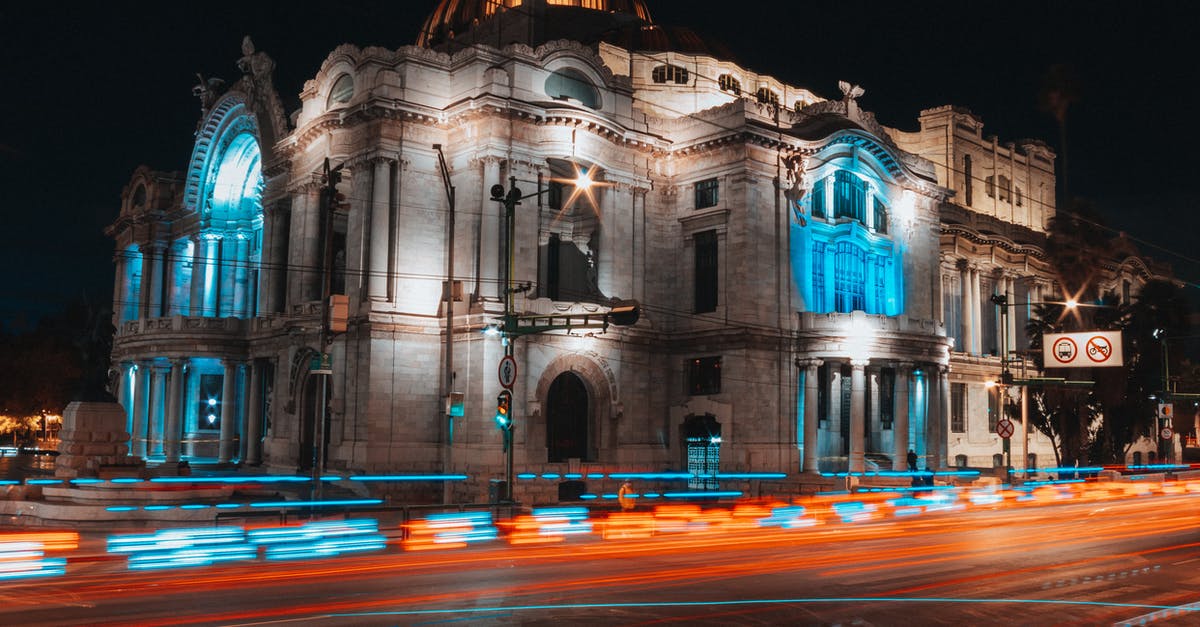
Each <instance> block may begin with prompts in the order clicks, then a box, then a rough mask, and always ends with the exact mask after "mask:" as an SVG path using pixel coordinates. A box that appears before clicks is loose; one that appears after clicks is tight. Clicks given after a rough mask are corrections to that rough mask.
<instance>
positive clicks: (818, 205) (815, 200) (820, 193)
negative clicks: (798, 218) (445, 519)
mask: <svg viewBox="0 0 1200 627" xmlns="http://www.w3.org/2000/svg"><path fill="white" fill-rule="evenodd" d="M826 178H828V177H826ZM811 196H812V214H813V217H816V218H824V217H825V216H826V212H825V179H821V180H819V181H817V184H816V185H813V188H812V194H811Z"/></svg>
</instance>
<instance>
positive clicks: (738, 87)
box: [717, 74, 742, 96]
mask: <svg viewBox="0 0 1200 627" xmlns="http://www.w3.org/2000/svg"><path fill="white" fill-rule="evenodd" d="M717 85H718V86H720V88H721V91H727V92H730V93H732V94H733V95H735V96H740V95H742V83H741V81H739V80H738V79H736V78H734V77H733V76H731V75H729V74H722V75H720V76H718V77H717Z"/></svg>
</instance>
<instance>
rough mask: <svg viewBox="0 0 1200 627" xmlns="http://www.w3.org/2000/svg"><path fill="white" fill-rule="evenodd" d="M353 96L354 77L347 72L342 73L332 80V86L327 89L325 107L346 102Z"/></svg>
mask: <svg viewBox="0 0 1200 627" xmlns="http://www.w3.org/2000/svg"><path fill="white" fill-rule="evenodd" d="M353 96H354V77H353V76H351V75H349V74H342V75H341V76H339V77H338V79H337V80H336V81H334V82H333V87H332V88H331V89H330V90H329V99H328V100H327V101H326V102H325V108H326V109H328V108H330V107H334V106H337V105H340V104H346V103H347V102H350V98H352V97H353Z"/></svg>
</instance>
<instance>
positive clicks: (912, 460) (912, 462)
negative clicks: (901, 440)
mask: <svg viewBox="0 0 1200 627" xmlns="http://www.w3.org/2000/svg"><path fill="white" fill-rule="evenodd" d="M908 470H909V472H915V471H916V470H917V452H916V451H914V450H912V449H908Z"/></svg>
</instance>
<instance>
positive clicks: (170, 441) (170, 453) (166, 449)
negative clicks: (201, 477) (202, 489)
mask: <svg viewBox="0 0 1200 627" xmlns="http://www.w3.org/2000/svg"><path fill="white" fill-rule="evenodd" d="M184 363H185V360H183V359H172V360H171V391H170V393H169V394H168V395H167V420H166V424H165V426H164V428H163V437H162V439H163V455H164V456H166V459H167V462H168V463H172V462H178V461H179V440H180V436H181V434H182V431H183V428H182V425H181V422H182V419H181V418H182V417H181V415H180V414H181V410H182V409H183V408H182V405H183V380H184V377H185V376H186V374H185V373H184Z"/></svg>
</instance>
